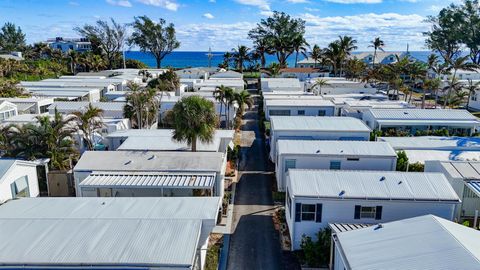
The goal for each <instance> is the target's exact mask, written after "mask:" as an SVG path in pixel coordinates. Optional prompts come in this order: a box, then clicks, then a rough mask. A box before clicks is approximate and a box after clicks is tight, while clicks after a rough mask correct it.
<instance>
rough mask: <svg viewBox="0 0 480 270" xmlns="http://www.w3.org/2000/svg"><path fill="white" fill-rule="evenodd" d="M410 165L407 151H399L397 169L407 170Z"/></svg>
mask: <svg viewBox="0 0 480 270" xmlns="http://www.w3.org/2000/svg"><path fill="white" fill-rule="evenodd" d="M407 167H408V157H407V153H405V151H398V152H397V171H400V172H406V171H407Z"/></svg>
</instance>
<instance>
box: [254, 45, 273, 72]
mask: <svg viewBox="0 0 480 270" xmlns="http://www.w3.org/2000/svg"><path fill="white" fill-rule="evenodd" d="M253 49H254V50H255V53H256V54H257V55H258V56H259V57H260V66H261V67H262V68H265V64H266V62H267V61H266V59H265V54H268V53H269V51H268V46H267V44H266V42H265V40H263V39H260V40H257V41H256V42H255V44H254V47H253Z"/></svg>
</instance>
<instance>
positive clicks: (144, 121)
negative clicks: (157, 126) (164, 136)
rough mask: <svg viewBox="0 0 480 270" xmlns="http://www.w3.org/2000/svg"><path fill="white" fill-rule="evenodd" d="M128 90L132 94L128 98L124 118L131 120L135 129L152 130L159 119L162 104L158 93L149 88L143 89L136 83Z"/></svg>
mask: <svg viewBox="0 0 480 270" xmlns="http://www.w3.org/2000/svg"><path fill="white" fill-rule="evenodd" d="M128 88H129V89H130V92H129V93H128V94H127V96H126V101H127V103H126V104H125V107H124V111H123V115H124V117H125V118H128V119H130V121H131V122H132V126H133V127H134V128H138V129H148V128H150V127H151V126H152V125H153V124H154V123H156V122H157V119H158V110H159V108H160V104H159V101H158V98H157V91H156V90H155V89H153V88H149V87H147V88H142V87H140V85H138V84H135V83H130V84H129V85H128Z"/></svg>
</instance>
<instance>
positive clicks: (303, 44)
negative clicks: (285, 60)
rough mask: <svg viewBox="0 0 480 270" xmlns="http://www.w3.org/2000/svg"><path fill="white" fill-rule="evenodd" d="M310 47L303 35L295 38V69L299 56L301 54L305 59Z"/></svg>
mask: <svg viewBox="0 0 480 270" xmlns="http://www.w3.org/2000/svg"><path fill="white" fill-rule="evenodd" d="M308 47H310V45H309V44H308V42H307V41H306V40H305V38H304V37H303V35H298V36H296V37H295V39H294V42H293V50H294V51H295V67H297V64H298V54H299V53H301V54H302V55H303V56H304V57H308V56H307V49H308Z"/></svg>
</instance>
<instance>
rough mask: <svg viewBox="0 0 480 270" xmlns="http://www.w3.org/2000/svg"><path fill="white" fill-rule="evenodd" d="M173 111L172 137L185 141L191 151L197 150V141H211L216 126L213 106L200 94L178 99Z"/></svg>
mask: <svg viewBox="0 0 480 270" xmlns="http://www.w3.org/2000/svg"><path fill="white" fill-rule="evenodd" d="M172 112H173V129H174V130H173V139H174V140H176V141H179V142H187V143H188V145H190V146H191V147H192V152H196V151H197V141H198V140H199V141H201V142H203V143H211V142H212V141H213V138H214V136H215V130H216V128H217V115H216V113H215V106H214V104H213V102H212V101H209V100H207V99H205V98H203V97H200V96H188V97H184V98H182V99H181V100H180V101H178V102H177V103H176V104H175V106H173V109H172Z"/></svg>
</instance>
